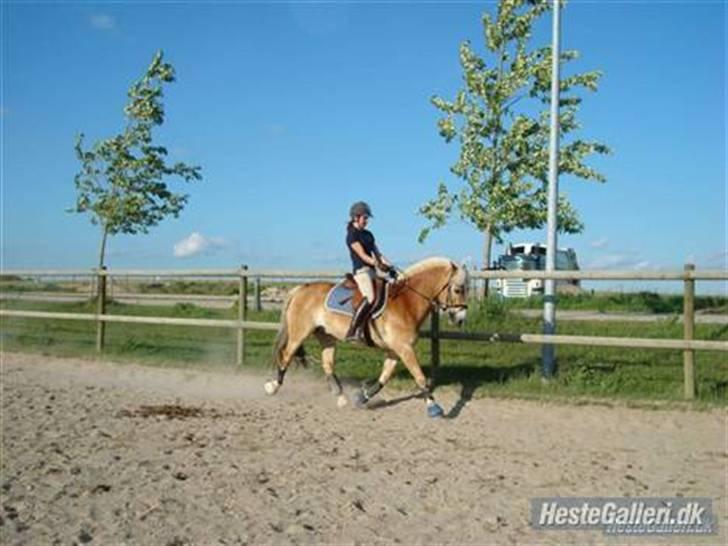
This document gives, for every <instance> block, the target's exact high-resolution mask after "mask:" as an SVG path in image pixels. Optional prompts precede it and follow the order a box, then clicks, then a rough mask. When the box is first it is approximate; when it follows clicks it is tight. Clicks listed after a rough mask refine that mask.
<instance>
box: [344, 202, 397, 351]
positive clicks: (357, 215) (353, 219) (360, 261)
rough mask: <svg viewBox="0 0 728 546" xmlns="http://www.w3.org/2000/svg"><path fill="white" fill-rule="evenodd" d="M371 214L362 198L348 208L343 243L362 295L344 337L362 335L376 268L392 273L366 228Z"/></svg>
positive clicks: (370, 306) (354, 338)
mask: <svg viewBox="0 0 728 546" xmlns="http://www.w3.org/2000/svg"><path fill="white" fill-rule="evenodd" d="M373 216H374V215H373V214H372V209H371V208H369V205H367V204H366V203H365V202H364V201H359V202H357V203H354V204H353V205H352V206H351V209H350V210H349V218H350V219H349V223H348V224H347V225H346V246H347V248H348V249H349V255H350V257H351V266H352V273H353V274H354V280H355V281H356V285H357V286H358V287H359V291H360V292H361V293H362V296H364V300H363V301H362V302H361V304H360V305H359V307H358V308H357V310H356V312H355V313H354V317H353V318H352V319H351V325H350V326H349V331H348V332H347V333H346V341H359V340H361V339H362V337H363V329H364V326H365V325H366V323H367V320H368V319H369V315H370V314H371V311H372V308H373V307H374V279H375V278H376V274H377V272H376V270H377V269H380V270H382V271H383V272H385V273H390V274H393V276H394V277H396V273H395V270H394V268H393V267H392V264H391V263H390V262H389V260H387V258H385V257H384V256H383V255H382V253H381V252H379V248H377V244H376V242H375V240H374V235H373V234H372V232H371V231H369V230H368V229H367V224H368V223H369V219H370V218H372V217H373Z"/></svg>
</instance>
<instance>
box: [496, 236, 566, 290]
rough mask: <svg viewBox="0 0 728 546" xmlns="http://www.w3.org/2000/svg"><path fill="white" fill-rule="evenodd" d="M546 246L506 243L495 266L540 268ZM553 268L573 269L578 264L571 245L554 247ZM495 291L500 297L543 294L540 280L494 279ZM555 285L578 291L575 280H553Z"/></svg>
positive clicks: (522, 269) (528, 269) (543, 268)
mask: <svg viewBox="0 0 728 546" xmlns="http://www.w3.org/2000/svg"><path fill="white" fill-rule="evenodd" d="M546 248H547V247H546V245H545V244H542V243H517V244H509V245H508V246H507V247H506V252H505V254H502V255H501V256H499V257H498V259H497V260H496V263H495V269H502V270H504V271H544V270H545V269H546ZM556 269H557V270H559V271H576V270H578V269H579V264H578V262H577V260H576V252H575V251H574V249H573V248H557V249H556ZM494 284H495V290H496V293H497V294H499V295H500V296H501V297H504V298H528V297H531V296H535V295H540V294H543V291H544V281H543V280H541V279H496V280H495V283H494ZM556 286H557V288H560V289H564V287H569V288H567V289H572V290H578V289H579V280H578V279H568V280H558V281H556Z"/></svg>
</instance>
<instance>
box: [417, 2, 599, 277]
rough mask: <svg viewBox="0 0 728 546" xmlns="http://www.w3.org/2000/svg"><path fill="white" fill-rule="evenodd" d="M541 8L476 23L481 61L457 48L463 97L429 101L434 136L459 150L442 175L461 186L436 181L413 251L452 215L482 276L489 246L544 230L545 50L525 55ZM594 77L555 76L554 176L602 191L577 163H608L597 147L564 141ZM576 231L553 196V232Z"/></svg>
mask: <svg viewBox="0 0 728 546" xmlns="http://www.w3.org/2000/svg"><path fill="white" fill-rule="evenodd" d="M549 9H550V1H549V0H501V1H500V3H499V5H498V11H497V14H496V16H495V18H492V17H491V16H490V15H488V14H485V15H484V16H483V19H482V24H483V35H484V38H485V45H486V49H487V54H488V61H487V62H486V60H485V59H484V58H482V57H480V56H479V55H478V54H476V52H475V51H474V50H473V48H472V47H471V44H470V43H469V42H467V41H466V42H463V43H462V44H461V46H460V65H461V66H462V69H463V80H464V84H465V85H464V88H463V89H462V90H460V91H459V92H458V93H457V95H456V97H455V99H454V100H452V101H448V100H445V99H443V98H441V97H439V96H435V97H433V98H432V103H433V105H434V106H435V107H437V108H438V110H440V111H441V112H442V113H443V114H444V116H443V117H442V118H441V119H439V120H438V128H439V132H440V135H441V136H442V137H443V138H444V139H445V141H446V142H448V143H449V142H452V141H453V140H455V139H457V141H458V142H459V144H460V154H459V157H458V160H457V161H456V163H455V164H454V165H452V167H451V169H450V170H451V172H452V173H453V174H455V175H456V176H457V177H458V178H460V179H462V180H463V181H464V182H465V184H464V185H463V187H462V188H461V189H460V190H459V191H458V192H451V191H450V190H449V189H448V187H447V186H446V185H445V184H444V183H443V182H440V184H439V186H438V190H437V195H436V196H435V198H434V199H431V200H430V201H428V202H427V203H425V204H424V205H422V207H420V209H419V213H420V214H421V215H423V216H424V217H425V218H427V219H428V220H429V221H430V225H429V226H428V227H425V228H424V229H423V230H422V231H421V233H420V236H419V240H420V242H423V241H424V240H425V239H426V238H427V236H428V234H429V233H430V231H431V230H432V229H435V228H440V227H442V226H444V225H445V224H446V223H447V220H448V219H449V217H450V216H451V215H452V214H453V212H455V211H457V212H459V214H460V217H461V218H462V219H464V220H467V221H468V222H470V223H472V224H473V225H474V226H475V227H476V229H478V231H480V232H481V233H483V235H484V245H483V261H484V264H485V266H486V267H487V266H489V265H490V257H491V247H492V244H493V240H496V241H498V242H502V236H503V235H504V234H505V233H508V232H510V231H512V230H514V229H536V228H541V227H543V226H544V225H545V223H546V217H547V201H548V189H547V188H548V158H549V104H550V98H551V96H550V90H551V47H550V46H548V47H541V48H537V49H534V50H529V47H528V46H529V41H530V37H531V31H532V27H533V24H534V22H535V21H536V20H537V19H538V18H539V17H540V16H541V15H543V14H544V13H545V12H547V11H549ZM577 57H578V52H577V51H564V52H563V53H562V54H561V62H562V63H567V62H569V61H572V60H574V59H576V58H577ZM600 77H601V73H600V72H598V71H592V72H585V73H581V74H575V75H573V76H568V77H565V78H563V77H562V80H561V98H560V101H559V107H560V110H559V122H560V136H561V139H562V145H561V149H560V156H559V173H560V174H571V175H573V176H576V177H578V178H583V179H586V180H596V181H599V182H604V181H605V178H604V176H602V175H601V174H600V173H598V172H597V171H595V170H594V169H592V168H590V167H588V166H586V165H585V164H584V159H585V158H586V157H587V156H589V155H591V154H595V153H596V154H607V153H609V148H608V147H607V146H605V145H604V144H600V143H598V142H595V141H590V140H582V139H573V140H566V139H564V137H566V136H567V135H569V134H570V133H572V132H573V131H576V130H577V129H579V128H580V125H579V123H578V121H577V119H576V114H577V110H578V107H579V105H580V104H581V101H582V99H581V98H580V97H579V96H578V94H577V92H578V91H582V90H589V91H596V90H597V84H598V81H599V78H600ZM539 112H540V113H539ZM583 227H584V226H583V224H582V222H581V220H580V219H579V216H578V214H577V212H576V210H574V208H573V207H572V206H571V204H570V203H569V201H568V200H567V198H566V197H565V196H564V195H563V194H562V195H559V205H558V229H559V230H560V231H562V232H567V233H578V232H580V231H582V230H583Z"/></svg>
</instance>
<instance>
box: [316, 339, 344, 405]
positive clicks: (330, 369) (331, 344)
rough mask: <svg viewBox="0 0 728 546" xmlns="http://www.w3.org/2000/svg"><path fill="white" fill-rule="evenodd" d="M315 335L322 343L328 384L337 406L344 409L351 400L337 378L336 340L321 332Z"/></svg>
mask: <svg viewBox="0 0 728 546" xmlns="http://www.w3.org/2000/svg"><path fill="white" fill-rule="evenodd" d="M315 333H316V337H317V338H318V340H319V343H321V367H322V368H323V369H324V374H325V375H326V382H327V383H328V384H329V389H330V390H331V393H332V394H333V395H334V396H336V405H337V406H339V407H340V408H343V407H345V406H346V405H348V403H349V400H348V399H347V398H346V395H345V394H344V389H343V388H342V387H341V381H339V378H338V377H336V372H335V368H336V338H335V337H333V336H331V335H329V334H326V333H324V332H321V331H319V330H317V331H316V332H315Z"/></svg>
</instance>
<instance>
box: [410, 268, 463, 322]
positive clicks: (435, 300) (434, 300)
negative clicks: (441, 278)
mask: <svg viewBox="0 0 728 546" xmlns="http://www.w3.org/2000/svg"><path fill="white" fill-rule="evenodd" d="M456 271H457V269H456V268H455V267H453V269H452V270H451V271H450V276H449V277H448V278H447V281H446V282H445V284H444V286H443V287H442V288H440V290H438V291H437V293H436V294H435V295H434V296H433V297H429V296H426V295H425V294H423V293H422V292H420V291H419V290H417V289H416V288H413V287H411V286H410V285H409V284H408V283H407V280H408V277H406V276H405V277H404V287H405V288H408V289H409V290H411V291H412V292H414V293H415V294H417V295H418V296H420V297H421V298H423V299H425V300H427V302H428V303H429V304H430V306H431V307H433V308H436V309H439V310H440V311H450V310H451V309H457V310H462V309H467V308H468V304H467V303H452V294H451V293H450V290H448V291H447V299H446V300H445V303H444V304H443V303H440V302H439V298H440V294H442V291H443V290H445V289H446V288H449V287H450V283H451V282H452V279H453V277H454V276H455V272H456Z"/></svg>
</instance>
